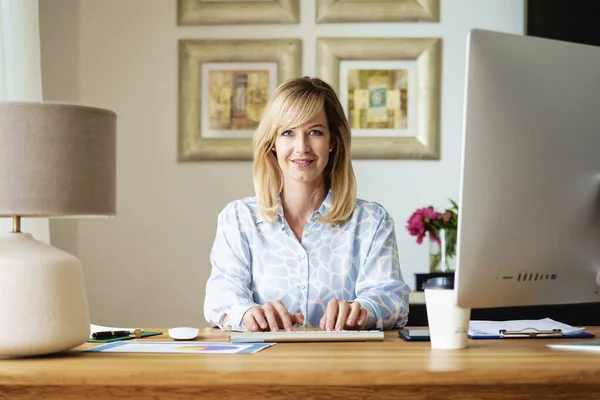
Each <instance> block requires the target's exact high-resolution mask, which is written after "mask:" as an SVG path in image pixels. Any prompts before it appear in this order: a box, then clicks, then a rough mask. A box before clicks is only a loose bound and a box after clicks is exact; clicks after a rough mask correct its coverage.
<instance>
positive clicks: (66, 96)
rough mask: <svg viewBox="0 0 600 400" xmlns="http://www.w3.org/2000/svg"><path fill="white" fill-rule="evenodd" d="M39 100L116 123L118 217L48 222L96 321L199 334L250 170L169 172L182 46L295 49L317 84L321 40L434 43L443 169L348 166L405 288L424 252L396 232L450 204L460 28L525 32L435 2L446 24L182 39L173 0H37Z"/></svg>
mask: <svg viewBox="0 0 600 400" xmlns="http://www.w3.org/2000/svg"><path fill="white" fill-rule="evenodd" d="M41 3H42V4H41V7H40V18H41V21H42V33H41V35H42V60H43V71H44V89H45V97H46V99H52V100H79V101H81V102H82V103H84V104H90V105H96V106H100V107H107V108H110V109H113V110H114V111H116V112H117V114H118V158H117V159H118V199H117V200H118V216H117V218H114V219H106V220H80V221H77V222H73V221H68V222H66V221H53V222H52V240H53V243H55V244H56V245H58V246H60V247H63V248H65V249H67V250H69V251H72V252H74V253H76V254H77V255H78V256H79V257H80V258H81V259H82V261H83V263H84V266H85V273H86V281H87V289H88V297H89V302H90V311H91V315H92V320H93V322H94V323H97V324H110V325H130V326H133V325H135V326H174V325H199V326H201V325H205V322H204V318H203V313H202V308H203V301H204V285H205V282H206V279H207V277H208V275H209V272H210V265H209V261H208V255H209V251H210V247H211V245H212V241H213V238H214V233H215V228H216V217H217V214H218V212H219V211H220V210H221V209H222V208H223V206H224V205H225V204H226V203H227V202H229V201H231V200H233V199H236V198H240V197H243V196H247V195H251V194H252V193H253V187H252V181H251V163H250V162H204V163H178V162H177V151H176V146H177V141H176V136H177V41H178V39H182V38H275V37H294V38H296V37H297V38H302V39H303V46H304V47H303V55H304V57H303V74H305V75H314V72H315V65H314V63H315V39H316V38H317V37H320V36H364V37H419V36H425V37H427V36H430V37H441V38H443V42H444V47H443V49H444V50H443V54H444V55H443V72H442V81H443V87H442V127H443V128H442V159H441V160H440V161H369V160H356V161H355V162H354V165H355V169H356V173H357V179H358V185H359V191H358V193H359V197H362V198H366V199H370V200H374V201H377V202H379V203H381V204H383V205H384V206H385V207H386V208H387V209H388V211H389V212H390V213H391V215H392V217H393V218H394V219H395V221H396V228H397V237H398V242H399V250H400V261H401V264H402V269H403V273H404V276H405V279H406V280H407V282H409V284H411V285H413V284H414V276H413V274H414V273H415V272H425V271H426V270H427V248H426V247H425V246H424V245H423V246H418V245H417V244H416V243H415V242H414V240H413V238H412V237H410V236H408V234H407V233H406V231H405V228H404V225H405V221H406V220H407V218H408V217H409V216H410V214H411V213H412V211H413V210H414V209H416V208H417V207H421V206H425V205H429V204H432V205H435V206H439V207H443V206H447V205H448V204H449V203H448V201H447V199H448V198H453V199H456V198H457V196H458V180H459V163H460V161H459V157H460V134H461V122H462V121H461V118H462V108H463V107H462V102H463V100H462V99H463V83H464V64H465V61H464V60H465V40H466V34H467V32H468V30H470V29H472V28H486V29H492V30H498V31H504V32H514V33H522V32H523V0H442V2H441V3H442V14H441V15H442V17H441V22H440V23H422V24H421V23H419V24H410V23H407V24H402V23H397V24H392V23H387V24H377V25H373V24H328V25H315V24H314V23H313V20H314V12H315V2H314V0H302V16H301V18H302V22H301V23H300V24H299V25H275V26H206V27H178V26H177V25H176V6H175V1H165V0H127V1H121V0H102V1H98V0H96V1H93V0H86V1H82V2H79V1H76V0H41Z"/></svg>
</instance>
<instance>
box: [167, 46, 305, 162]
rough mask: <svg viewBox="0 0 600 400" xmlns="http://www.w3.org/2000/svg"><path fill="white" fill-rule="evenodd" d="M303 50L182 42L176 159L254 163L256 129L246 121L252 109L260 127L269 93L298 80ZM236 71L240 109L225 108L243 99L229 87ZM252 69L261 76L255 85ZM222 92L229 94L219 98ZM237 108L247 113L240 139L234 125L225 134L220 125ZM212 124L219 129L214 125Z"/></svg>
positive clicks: (180, 48)
mask: <svg viewBox="0 0 600 400" xmlns="http://www.w3.org/2000/svg"><path fill="white" fill-rule="evenodd" d="M301 49H302V43H301V40H300V39H264V40H263V39H245V40H244V39H242V40H229V39H216V40H197V39H182V40H180V41H179V111H178V112H179V116H178V120H179V127H178V130H179V134H178V160H179V161H201V160H251V159H252V157H253V154H252V153H253V150H252V131H253V127H252V126H250V125H248V124H247V118H250V117H251V116H250V113H249V111H250V106H252V108H253V111H252V114H253V116H252V117H251V119H253V120H254V121H255V122H256V123H257V121H256V120H257V119H258V117H257V115H259V114H260V112H261V111H262V110H261V109H260V106H261V105H262V106H264V104H266V101H267V98H268V97H269V96H270V94H271V93H270V91H272V90H273V89H274V87H275V86H277V85H279V84H280V83H282V82H284V81H286V80H288V79H291V78H295V77H298V76H300V73H301V68H302V52H301ZM233 71H235V72H239V71H243V73H242V74H241V78H242V79H243V80H244V82H242V85H243V86H242V89H241V91H242V93H243V96H244V97H243V99H242V105H241V106H238V107H234V106H233V105H231V106H228V105H227V103H228V102H229V103H231V104H234V102H236V103H237V101H236V100H234V98H238V99H239V97H240V96H239V92H240V91H239V90H236V89H235V88H234V89H231V87H230V86H231V85H232V83H231V79H232V78H231V76H229V74H230V73H232V72H233ZM253 71H254V72H256V73H257V76H256V77H255V78H256V79H254V81H255V82H254V83H252V82H251V80H252V78H253V77H252V76H251V75H252V72H253ZM211 72H214V74H212V75H211ZM265 72H267V73H268V74H269V76H270V78H268V79H267V78H265V79H267V81H268V82H270V84H269V85H268V86H267V85H266V83H265V79H263V77H261V76H262V75H263V74H264V73H265ZM239 75H240V74H237V75H236V77H239ZM234 78H235V77H234ZM210 79H213V81H211V80H210ZM211 85H215V87H216V90H212V88H211V87H210V86H211ZM267 88H268V89H267ZM220 89H221V90H222V91H224V93H225V94H224V96H221V97H220V98H219V97H218V96H220V95H219V90H220ZM251 89H252V90H251ZM232 90H234V91H235V93H233V92H232ZM267 92H268V93H267ZM215 96H217V97H215ZM246 100H247V101H246ZM227 107H229V108H227ZM224 108H225V113H224V112H223V109H224ZM236 109H242V111H243V112H242V118H241V119H240V120H241V121H242V124H241V125H242V128H241V129H245V131H243V132H242V135H238V134H239V133H240V132H235V131H234V130H233V129H235V128H234V127H233V126H229V128H230V130H225V131H223V130H222V128H223V126H221V125H222V123H223V118H220V117H219V115H221V116H222V115H223V114H226V115H232V114H235V111H236ZM246 110H248V113H246ZM213 122H214V123H215V125H216V126H212V124H213ZM225 124H231V122H227V121H226V122H225Z"/></svg>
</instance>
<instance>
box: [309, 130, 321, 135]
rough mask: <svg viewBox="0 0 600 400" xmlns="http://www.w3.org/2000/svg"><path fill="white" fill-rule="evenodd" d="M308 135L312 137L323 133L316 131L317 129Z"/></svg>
mask: <svg viewBox="0 0 600 400" xmlns="http://www.w3.org/2000/svg"><path fill="white" fill-rule="evenodd" d="M309 134H310V135H312V136H321V135H322V134H323V132H321V131H320V130H317V129H313V130H312V131H310V132H309Z"/></svg>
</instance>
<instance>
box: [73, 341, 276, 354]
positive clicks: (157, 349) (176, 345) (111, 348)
mask: <svg viewBox="0 0 600 400" xmlns="http://www.w3.org/2000/svg"><path fill="white" fill-rule="evenodd" d="M274 344H275V343H248V344H237V343H236V344H232V343H227V342H214V343H213V342H195V341H194V342H112V343H107V344H102V345H100V346H96V347H94V348H91V349H87V350H84V351H86V352H92V353H94V352H96V353H99V352H102V353H172V354H173V353H176V354H254V353H257V352H259V351H261V350H263V349H266V348H267V347H271V346H273V345H274Z"/></svg>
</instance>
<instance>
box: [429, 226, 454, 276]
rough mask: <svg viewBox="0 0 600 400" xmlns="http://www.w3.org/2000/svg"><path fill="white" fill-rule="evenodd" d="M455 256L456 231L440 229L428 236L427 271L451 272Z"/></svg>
mask: <svg viewBox="0 0 600 400" xmlns="http://www.w3.org/2000/svg"><path fill="white" fill-rule="evenodd" d="M455 256H456V232H455V231H454V230H446V229H440V230H439V231H438V232H437V239H436V237H435V236H432V235H430V236H429V272H453V271H454V269H455V265H456V262H455Z"/></svg>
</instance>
